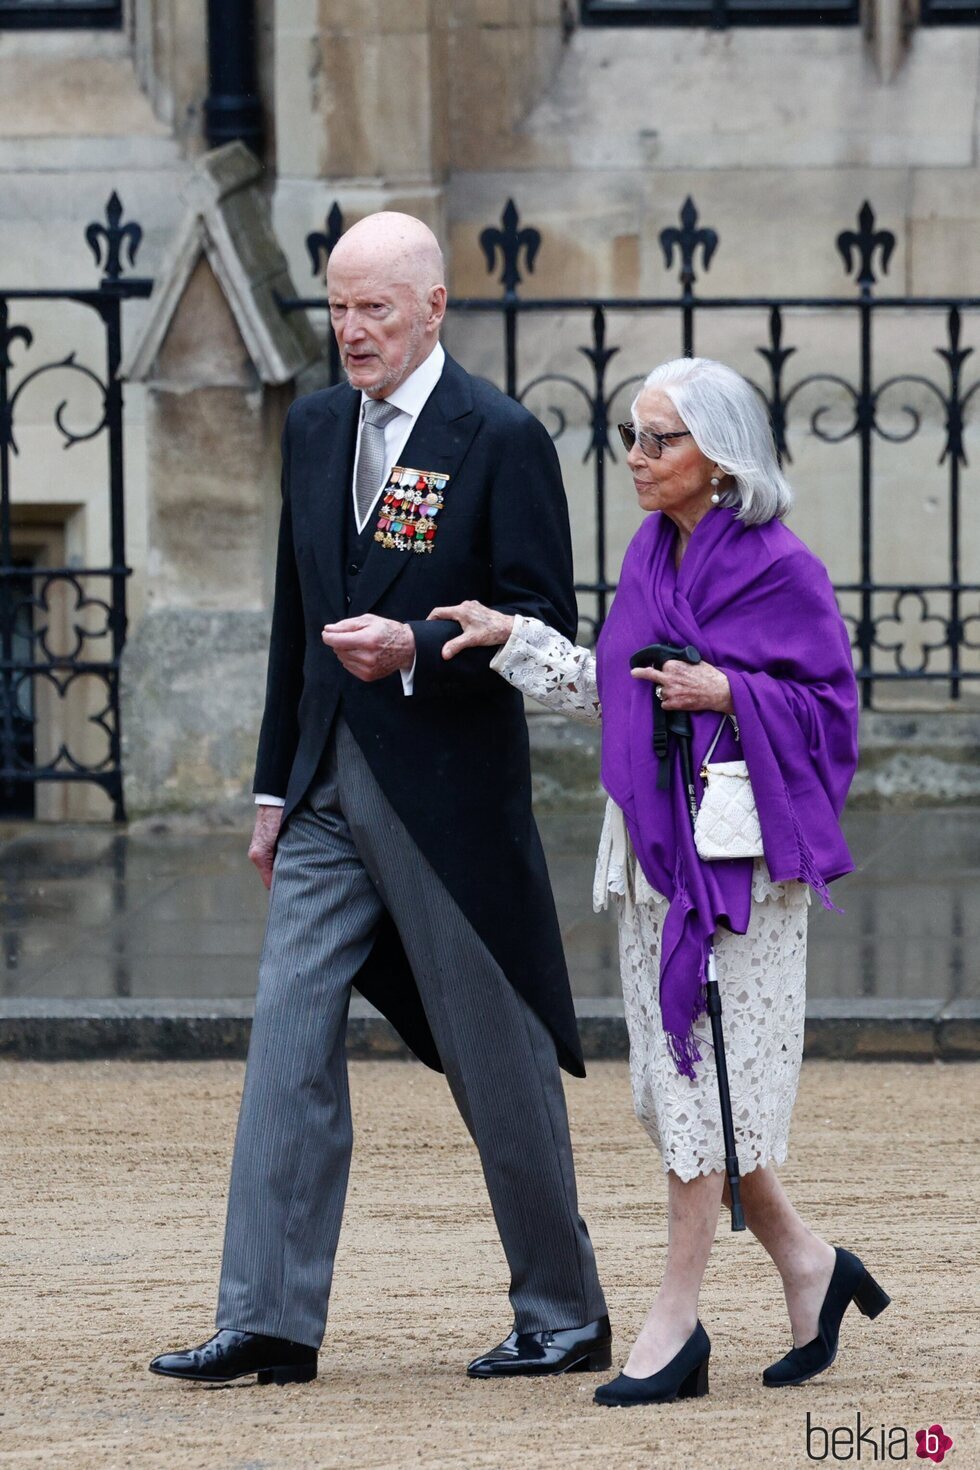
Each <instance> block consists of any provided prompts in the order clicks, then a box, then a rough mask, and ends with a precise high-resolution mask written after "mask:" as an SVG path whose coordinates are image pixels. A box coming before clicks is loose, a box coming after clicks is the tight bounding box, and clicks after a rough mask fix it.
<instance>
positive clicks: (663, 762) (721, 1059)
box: [630, 643, 745, 1230]
mask: <svg viewBox="0 0 980 1470" xmlns="http://www.w3.org/2000/svg"><path fill="white" fill-rule="evenodd" d="M672 658H673V659H678V660H680V662H681V663H685V664H699V663H700V662H701V655H700V653H698V650H697V649H696V648H694V647H693V646H692V645H691V644H688V646H687V647H686V648H674V647H672V646H671V644H669V643H651V644H650V645H649V647H648V648H641V649H640V650H639V652H637V653H634V654H633V657H632V658H631V659H630V668H631V669H648V668H651V667H653V668H655V669H662V668H663V666H664V664H665V663H667V661H668V660H669V659H672ZM658 693H659V685H654V701H653V749H654V753H655V754H656V757H657V760H658V762H659V770H658V772H657V785H658V786H659V787H660V788H661V789H662V790H663V789H666V787H667V786H669V784H670V764H669V759H668V757H669V754H670V742H671V738H673V739H675V740H676V741H677V744H678V746H679V747H680V753H681V771H682V774H683V777H684V790H685V794H686V796H687V810H688V813H689V815H690V818H691V827H692V829H693V827H694V824H695V822H696V821H697V819H698V799H697V793H696V791H695V789H694V763H693V761H692V760H691V741H692V738H693V734H694V730H693V727H692V725H691V716H690V715H689V714H688V712H687V710H683V709H677V710H665V709H664V707H663V705H662V704H661V702H660V700H659V699H657V698H656V695H657V694H658ZM706 990H707V1002H708V1016H709V1017H710V1020H711V1040H712V1043H713V1045H714V1050H715V1070H716V1071H717V1073H718V1100H719V1102H720V1104H721V1132H722V1137H723V1139H724V1141H725V1175H726V1178H727V1179H728V1192H729V1195H730V1197H731V1209H732V1229H733V1230H744V1229H745V1216H744V1214H743V1213H742V1196H741V1191H740V1188H739V1172H738V1154H737V1153H736V1152H735V1125H734V1123H733V1121H732V1097H731V1093H730V1091H729V1088H728V1064H727V1062H726V1060H725V1036H724V1031H723V1030H722V1024H721V996H720V994H719V992H718V972H717V969H716V967H715V951H714V945H712V946H711V947H710V948H709V950H708V980H707V986H706Z"/></svg>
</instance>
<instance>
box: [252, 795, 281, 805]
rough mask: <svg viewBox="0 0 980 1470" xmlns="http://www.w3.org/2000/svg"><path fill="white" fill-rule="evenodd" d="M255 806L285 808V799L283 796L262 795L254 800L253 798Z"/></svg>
mask: <svg viewBox="0 0 980 1470" xmlns="http://www.w3.org/2000/svg"><path fill="white" fill-rule="evenodd" d="M255 805H256V806H285V805H286V798H285V797H284V796H265V795H264V794H262V795H257V796H256V798H255Z"/></svg>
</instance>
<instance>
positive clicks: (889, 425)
mask: <svg viewBox="0 0 980 1470" xmlns="http://www.w3.org/2000/svg"><path fill="white" fill-rule="evenodd" d="M343 228H344V221H343V217H342V214H341V211H340V209H339V207H338V206H337V205H336V204H334V206H333V207H332V208H331V210H330V212H329V214H328V216H327V220H326V227H325V229H324V230H323V231H317V232H315V233H313V234H311V235H309V236H308V237H307V249H308V251H309V255H310V259H311V262H312V268H313V274H314V275H320V274H321V273H322V272H323V270H324V267H325V265H326V261H327V259H328V258H329V255H330V251H331V250H332V248H333V246H334V245H335V244H336V242H337V240H338V239H339V238H340V235H341V233H342V232H343ZM659 243H660V246H661V250H662V252H663V258H664V264H665V267H666V269H668V270H670V269H672V268H674V267H676V269H677V271H678V287H679V289H678V290H677V291H676V292H675V293H673V294H670V295H667V294H664V295H661V296H646V297H636V298H598V297H595V298H593V297H548V298H541V297H539V298H527V297H524V296H522V295H521V294H520V288H521V286H522V284H523V281H524V275H525V274H526V273H527V274H530V273H531V272H533V270H534V265H535V261H536V259H537V258H538V254H539V251H540V250H541V248H542V237H541V234H540V232H539V231H538V230H537V229H535V228H533V227H532V226H527V225H523V224H522V222H521V219H520V216H519V214H518V210H517V208H516V207H515V205H514V203H513V201H509V202H508V204H507V206H506V208H505V209H504V212H503V215H502V217H501V220H500V224H499V226H491V227H489V228H487V229H485V230H484V231H483V232H482V234H481V235H480V246H481V249H482V251H483V254H484V257H485V259H486V265H487V271H488V273H490V274H493V273H494V272H496V271H498V269H499V276H498V284H499V285H500V287H501V294H500V295H499V296H498V297H495V298H489V297H465V298H454V299H451V300H450V310H451V312H453V313H458V314H460V315H461V316H468V317H474V316H477V315H486V316H490V317H492V318H496V319H498V320H499V323H500V326H501V329H502V334H503V358H502V363H503V367H502V374H501V380H500V386H501V387H502V388H503V389H504V390H505V391H506V392H507V393H508V394H510V395H511V397H513V398H515V399H518V400H521V401H524V400H528V399H530V398H534V399H535V401H536V402H540V396H541V393H542V391H543V390H544V389H545V387H548V388H553V389H554V390H555V392H556V394H557V393H559V392H560V393H563V394H565V395H566V396H567V395H570V396H571V398H573V399H577V400H578V414H579V417H580V419H581V420H582V421H583V422H584V424H585V428H586V447H585V459H586V462H587V463H589V464H590V465H591V479H592V484H591V500H592V516H593V520H594V526H593V534H592V546H593V567H592V572H593V575H592V576H591V577H586V578H583V579H582V580H581V581H580V582H579V583H578V587H577V590H578V592H579V594H580V597H584V598H585V599H587V601H588V603H589V605H590V606H589V611H588V612H587V614H586V617H585V621H586V623H587V624H589V625H591V627H590V631H591V632H592V633H593V634H594V633H595V632H597V631H598V628H599V627H601V624H602V621H603V619H604V618H605V615H606V610H607V607H608V603H609V598H610V596H611V594H612V592H613V591H614V590H615V583H614V582H613V581H612V580H611V571H612V568H611V567H610V565H609V560H610V550H609V536H608V533H607V524H608V506H607V496H606V477H607V469H608V466H609V465H610V463H614V462H615V460H616V450H615V447H614V444H613V442H612V440H611V437H610V424H611V423H612V422H613V421H614V418H615V417H616V416H618V417H621V418H622V417H626V413H625V412H619V413H618V415H616V414H614V412H613V409H614V406H615V405H616V404H618V405H619V406H620V407H621V408H623V407H625V408H626V409H628V403H629V395H631V394H632V393H635V391H636V389H637V386H638V384H639V382H640V381H641V380H642V379H641V375H640V374H635V373H634V374H631V375H629V376H625V377H619V376H617V375H616V374H615V373H614V372H613V371H612V364H613V359H614V358H616V357H617V355H618V353H619V352H620V346H619V345H618V343H617V342H616V341H614V340H613V337H612V333H611V330H610V319H613V320H614V321H615V322H616V323H618V324H619V330H620V334H621V335H622V334H623V333H624V331H625V327H624V323H628V322H629V321H630V319H636V318H640V319H643V318H647V317H652V316H656V317H657V318H658V320H662V319H663V314H665V313H666V314H667V315H668V317H673V318H675V319H676V323H677V326H678V327H679V331H678V342H677V347H678V349H679V351H680V352H682V353H684V354H686V355H693V354H694V353H695V351H696V350H697V347H698V341H699V336H700V334H701V328H702V323H703V321H704V320H705V319H706V318H712V317H715V318H721V317H723V316H725V317H727V318H728V319H729V320H730V319H731V318H732V316H733V315H734V316H735V317H739V318H744V319H745V323H746V325H747V326H749V325H750V324H756V323H759V322H760V321H763V322H764V323H765V340H764V341H763V342H762V343H760V344H758V345H756V346H755V347H754V354H755V356H756V360H757V361H758V360H759V359H761V361H762V364H764V367H763V371H762V374H761V375H759V377H760V378H761V380H758V381H756V382H755V386H756V388H757V390H758V391H759V393H760V394H761V396H762V397H763V399H764V400H765V402H766V405H767V407H768V410H769V413H770V416H771V419H772V424H773V429H774V433H775V438H776V444H777V448H778V450H779V453H780V456H781V458H782V460H783V461H784V462H786V463H788V462H790V461H792V459H793V456H794V452H795V451H796V450H797V448H798V446H799V444H800V441H801V440H808V441H809V442H810V444H811V445H812V444H813V443H814V442H818V443H820V444H823V445H838V446H843V445H846V444H848V443H851V444H853V445H854V446H856V449H857V456H856V459H857V462H856V465H855V466H854V473H853V478H852V481H851V483H852V485H853V499H855V500H856V516H855V517H854V519H855V520H856V539H857V542H858V547H857V562H856V565H857V576H856V577H850V578H846V579H843V578H842V579H839V580H836V581H835V585H836V589H837V593H838V597H839V600H840V603H841V608H842V612H843V613H844V616H845V618H846V619H847V621H848V624H849V626H850V628H851V634H852V642H853V646H854V653H855V667H856V671H857V674H858V678H859V680H860V682H861V686H862V697H863V702H864V705H865V707H866V708H873V707H874V705H875V699H876V694H877V693H878V692H879V691H881V690H883V689H884V688H885V686H888V687H889V688H890V689H891V690H892V692H893V693H894V691H895V686H901V685H906V686H909V685H911V684H912V683H913V682H915V683H916V684H921V685H928V686H932V687H933V689H937V688H938V690H939V691H940V692H942V693H943V694H945V695H946V696H948V697H949V698H951V699H953V700H956V699H959V698H960V696H961V694H962V692H963V687H964V684H965V683H967V682H968V681H976V680H978V679H980V583H978V582H977V581H975V580H968V579H967V578H966V577H965V575H964V552H963V543H964V471H965V470H966V467H967V463H968V461H967V451H966V431H967V422H968V415H969V410H970V408H971V405H972V404H973V400H974V398H975V395H976V393H977V390H978V388H980V379H978V378H975V377H971V376H970V374H969V373H968V371H967V362H968V359H969V358H970V357H971V355H972V353H973V348H972V347H971V346H967V345H965V342H964V317H965V314H967V313H969V312H972V311H975V310H977V309H978V308H980V297H946V296H937V297H912V296H904V295H902V296H900V295H884V294H882V295H878V294H876V288H877V286H878V279H879V275H884V274H886V273H887V270H888V265H889V261H890V259H891V257H892V253H893V251H894V249H895V244H896V239H895V236H894V234H893V233H892V232H891V231H890V230H887V229H880V228H878V226H877V222H876V219H875V215H874V211H873V210H872V208H871V206H870V205H869V204H867V203H865V204H864V206H863V207H862V209H861V211H860V213H859V215H858V218H857V221H856V228H854V229H847V230H843V231H842V232H841V233H840V234H838V236H837V237H836V250H837V253H838V255H839V257H840V261H841V263H842V265H843V269H844V274H845V276H846V277H847V278H848V280H849V281H852V282H853V286H854V287H855V289H854V290H853V291H851V292H850V294H844V293H841V294H840V295H833V296H805V297H791V296H782V297H775V296H703V295H701V294H700V292H699V291H698V290H697V289H696V286H697V274H696V267H697V269H698V270H702V271H707V270H708V268H709V266H710V264H711V262H712V260H713V259H714V258H715V256H716V253H717V252H718V250H719V248H720V240H719V235H718V232H717V231H716V230H714V229H711V228H709V227H707V226H705V225H703V224H701V223H700V221H699V216H698V211H697V208H696V206H695V204H694V202H693V201H692V200H691V199H688V200H687V201H686V202H685V204H684V206H683V208H682V209H681V211H680V216H679V220H678V224H677V225H676V226H672V227H670V228H668V229H664V230H662V231H661V233H660V237H659ZM281 305H282V307H283V309H284V310H286V311H295V310H300V309H305V310H308V311H312V312H320V311H326V310H327V309H328V304H327V301H326V298H325V297H324V296H322V295H321V296H313V297H297V298H293V299H290V300H284V301H283V302H282V303H281ZM828 316H830V317H833V318H834V319H835V320H837V321H841V320H842V321H843V322H844V323H846V324H847V330H848V331H849V332H850V333H851V334H852V339H851V340H852V342H853V347H854V350H855V352H854V355H855V369H854V371H853V373H852V374H851V375H850V376H848V375H847V374H846V373H844V372H842V371H840V370H839V364H837V363H836V362H835V363H834V364H833V365H832V366H831V367H829V368H820V367H815V368H814V370H812V371H808V372H798V373H796V374H795V375H794V373H793V372H792V371H791V369H790V366H789V364H790V360H791V359H794V358H795V359H796V361H803V360H805V359H806V354H805V353H804V352H803V351H801V350H800V349H799V348H798V346H797V344H796V343H795V342H792V341H790V340H789V325H788V324H792V327H793V330H800V329H801V323H803V322H807V321H812V320H813V319H814V318H816V319H817V320H820V319H823V318H826V317H828ZM896 317H898V318H904V319H905V320H906V321H908V320H912V321H914V322H916V323H917V324H918V323H921V328H922V332H924V331H926V330H936V331H937V332H939V333H940V334H941V335H940V340H939V341H938V342H935V341H934V339H931V338H926V339H925V340H922V341H920V340H919V338H920V337H921V333H920V331H919V328H918V326H917V328H916V339H917V351H921V352H922V353H924V360H923V362H922V365H921V370H920V369H919V367H918V366H917V368H916V370H915V371H912V372H900V373H896V372H889V373H886V375H884V376H882V375H881V374H880V372H879V368H878V365H879V363H880V360H881V356H882V355H885V354H883V353H881V352H880V351H878V350H876V337H877V333H878V330H879V324H880V323H881V322H882V320H883V319H885V318H888V319H895V318H896ZM534 319H537V320H539V321H540V320H542V319H544V320H546V321H548V322H549V323H551V324H552V325H554V324H557V323H561V324H562V326H563V327H567V323H568V322H569V320H573V321H578V322H580V324H581V327H582V336H583V337H584V336H587V340H586V341H584V342H580V345H579V346H578V351H577V354H576V357H577V361H578V363H579V368H578V369H575V368H574V367H573V368H570V369H569V370H567V371H566V370H563V365H562V364H561V363H555V364H554V366H552V365H551V364H549V366H548V368H547V370H546V371H544V372H535V373H533V375H532V376H530V377H528V378H525V377H524V376H523V375H522V371H521V362H522V352H521V347H522V333H523V331H524V330H525V327H526V325H527V324H528V323H529V322H530V321H532V320H534ZM751 329H752V327H750V330H751ZM756 340H757V339H756ZM557 341H558V338H557V337H556V343H557ZM930 349H931V350H930ZM538 350H539V354H540V344H538ZM555 351H556V352H560V351H561V348H560V346H558V345H556V348H555ZM327 352H328V355H329V361H330V374H331V379H332V381H334V382H336V381H339V379H340V376H341V374H340V364H339V360H338V356H337V351H336V346H335V344H334V343H333V341H332V339H331V340H330V342H329V344H328V346H327ZM660 355H661V356H666V355H669V354H668V353H661V354H660ZM810 355H811V356H812V352H811V354H810ZM583 358H584V360H585V362H586V363H587V364H588V368H587V370H586V373H585V374H584V375H582V376H580V375H579V372H580V369H581V361H582V359H583ZM937 359H938V361H937ZM930 362H931V363H932V367H931V368H930V367H929V363H930ZM647 366H648V367H649V366H650V364H649V363H648V364H647ZM544 407H545V409H546V410H547V409H550V410H551V412H550V415H548V416H549V417H550V420H551V423H552V429H553V434H554V437H555V438H556V440H560V439H561V438H562V436H563V435H564V434H565V433H566V432H568V429H569V424H570V422H571V416H570V412H569V410H568V409H567V408H563V407H559V406H555V405H553V404H547V403H546V404H545V405H544ZM927 424H930V425H931V426H932V427H933V429H934V430H935V431H936V432H937V433H938V436H939V437H938V441H937V447H938V454H937V456H936V458H937V459H938V476H937V479H936V484H935V486H933V487H932V489H933V491H934V493H933V494H932V496H931V501H932V502H934V506H935V508H938V509H940V514H939V516H938V517H937V516H936V515H933V516H932V518H931V521H930V525H931V526H932V528H933V529H931V530H930V532H929V535H928V537H923V539H922V544H921V548H916V547H914V548H913V559H915V556H916V555H917V552H918V550H919V549H921V551H922V553H923V555H922V557H921V559H920V560H919V565H928V564H929V563H930V562H932V563H933V564H936V562H937V559H938V562H939V564H941V566H942V575H940V576H939V577H934V576H923V577H916V576H911V577H903V578H902V579H901V580H888V579H880V578H879V577H878V576H877V575H876V570H875V568H876V555H875V551H876V539H877V538H876V526H875V516H874V514H873V505H874V494H873V491H874V485H875V455H876V451H877V450H878V447H879V446H880V445H883V444H892V445H897V444H900V445H907V444H908V443H909V442H910V441H911V440H913V439H915V438H916V436H917V435H919V434H920V433H922V432H923V431H924V428H925V426H926V425H927ZM835 493H837V494H842V495H846V494H847V493H848V492H847V491H846V490H845V491H841V490H840V489H839V487H838V490H837V491H836V492H835ZM943 498H944V499H945V513H944V515H943V514H942V513H941V502H942V500H943ZM974 505H975V502H974ZM975 525H976V520H975V517H974V521H973V523H972V526H971V529H972V528H973V527H975ZM851 540H853V538H849V544H848V547H847V550H848V551H849V552H852V551H853V547H852V545H851V544H850V541H851ZM937 544H938V546H939V547H940V550H937ZM926 553H928V554H926ZM841 559H842V560H843V558H841ZM831 560H832V559H831ZM831 570H832V573H833V572H834V570H835V569H834V567H833V565H832V567H831ZM916 692H921V690H918V691H916Z"/></svg>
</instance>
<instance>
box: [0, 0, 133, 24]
mask: <svg viewBox="0 0 980 1470" xmlns="http://www.w3.org/2000/svg"><path fill="white" fill-rule="evenodd" d="M122 19H123V17H122V0H0V30H5V31H43V30H83V29H87V30H92V29H99V30H106V29H109V28H117V29H118V27H120V26H121V25H122Z"/></svg>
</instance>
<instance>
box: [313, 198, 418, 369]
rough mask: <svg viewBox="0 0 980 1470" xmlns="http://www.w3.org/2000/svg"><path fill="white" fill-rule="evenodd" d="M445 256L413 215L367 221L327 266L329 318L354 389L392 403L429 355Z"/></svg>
mask: <svg viewBox="0 0 980 1470" xmlns="http://www.w3.org/2000/svg"><path fill="white" fill-rule="evenodd" d="M444 277H445V266H444V263H443V258H442V251H441V250H440V248H439V242H438V240H437V239H436V237H435V235H434V234H433V233H432V231H431V230H430V229H429V227H428V225H425V224H423V223H422V221H421V220H419V219H415V218H414V217H413V216H412V215H410V214H399V213H397V212H396V211H395V210H384V211H382V212H381V213H379V214H369V215H368V216H367V217H366V218H365V219H362V220H359V221H358V222H357V224H356V225H352V226H351V228H350V229H349V230H348V231H347V232H346V233H345V234H344V235H342V236H341V238H340V240H339V241H338V242H337V244H336V245H335V246H334V248H333V250H332V251H331V254H330V260H329V263H328V265H327V294H328V297H329V300H330V316H331V321H332V324H333V328H334V332H335V334H336V337H337V342H338V345H339V347H340V353H341V359H342V361H343V364H344V368H345V370H346V372H347V376H348V378H349V380H350V382H351V384H352V386H353V387H355V388H361V389H362V390H363V391H364V392H365V393H369V394H370V395H371V396H372V397H374V398H383V397H385V396H387V394H389V393H390V392H392V390H393V389H394V388H396V387H397V386H398V384H399V383H401V382H403V381H404V379H405V378H406V377H407V376H408V375H409V374H410V373H411V372H413V371H414V370H415V368H416V367H418V365H419V363H420V362H422V361H424V359H425V358H426V357H428V355H429V353H430V352H431V351H432V349H433V347H434V346H435V344H436V342H437V341H438V338H439V329H440V327H441V325H442V319H443V317H444V315H445V311H446V288H445V284H444Z"/></svg>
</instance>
